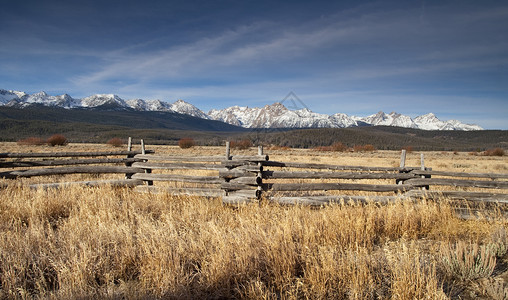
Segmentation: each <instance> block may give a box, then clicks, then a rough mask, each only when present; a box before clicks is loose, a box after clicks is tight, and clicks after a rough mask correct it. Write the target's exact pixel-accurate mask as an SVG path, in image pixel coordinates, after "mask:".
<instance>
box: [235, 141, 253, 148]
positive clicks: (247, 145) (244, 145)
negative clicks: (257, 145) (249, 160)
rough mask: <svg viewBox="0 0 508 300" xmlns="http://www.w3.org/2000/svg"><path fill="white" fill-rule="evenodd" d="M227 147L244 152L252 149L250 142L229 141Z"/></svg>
mask: <svg viewBox="0 0 508 300" xmlns="http://www.w3.org/2000/svg"><path fill="white" fill-rule="evenodd" d="M229 146H230V147H231V148H232V149H238V150H245V149H249V148H250V147H252V142H251V141H250V140H241V141H231V142H230V143H229Z"/></svg>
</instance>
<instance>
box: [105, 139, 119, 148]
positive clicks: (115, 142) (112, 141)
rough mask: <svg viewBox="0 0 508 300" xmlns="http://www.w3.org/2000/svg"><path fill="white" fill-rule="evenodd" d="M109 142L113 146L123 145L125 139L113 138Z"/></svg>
mask: <svg viewBox="0 0 508 300" xmlns="http://www.w3.org/2000/svg"><path fill="white" fill-rule="evenodd" d="M107 144H108V145H110V146H113V147H122V146H123V141H122V139H120V138H112V139H110V140H109V141H108V142H107Z"/></svg>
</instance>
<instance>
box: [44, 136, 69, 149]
mask: <svg viewBox="0 0 508 300" xmlns="http://www.w3.org/2000/svg"><path fill="white" fill-rule="evenodd" d="M46 143H47V144H48V145H50V146H52V147H54V146H64V145H67V138H66V137H65V136H63V135H61V134H54V135H52V136H50V137H49V138H48V139H47V140H46Z"/></svg>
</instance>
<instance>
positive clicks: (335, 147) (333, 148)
mask: <svg viewBox="0 0 508 300" xmlns="http://www.w3.org/2000/svg"><path fill="white" fill-rule="evenodd" d="M330 149H331V151H337V152H344V151H347V147H346V146H345V145H344V144H342V143H341V142H336V143H333V144H332V145H331V146H330Z"/></svg>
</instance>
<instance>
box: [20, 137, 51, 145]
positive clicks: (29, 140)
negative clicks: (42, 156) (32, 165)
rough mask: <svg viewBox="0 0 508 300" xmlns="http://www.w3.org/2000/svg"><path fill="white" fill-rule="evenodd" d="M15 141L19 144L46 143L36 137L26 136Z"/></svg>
mask: <svg viewBox="0 0 508 300" xmlns="http://www.w3.org/2000/svg"><path fill="white" fill-rule="evenodd" d="M17 143H18V145H20V146H40V145H44V144H46V141H44V140H43V139H41V138H38V137H28V138H26V139H22V140H19V141H17Z"/></svg>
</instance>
